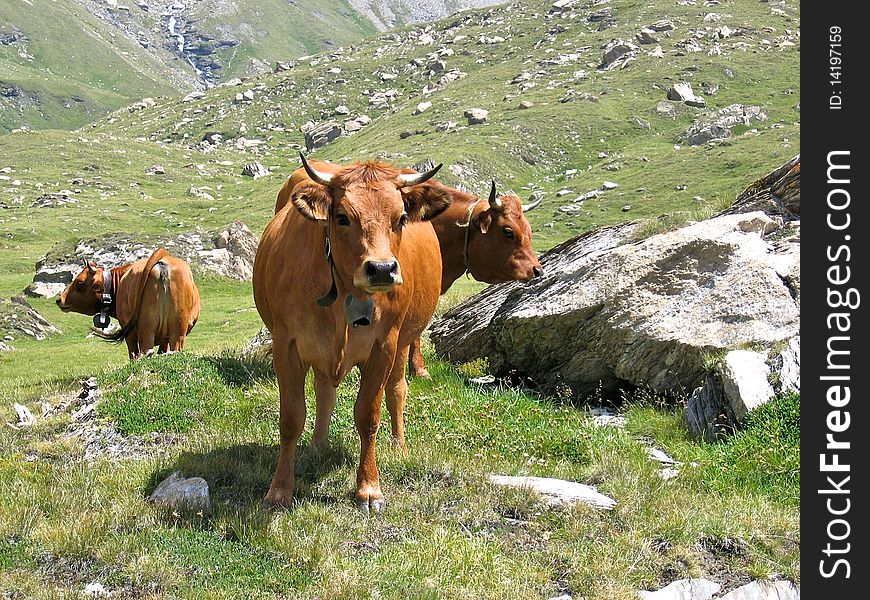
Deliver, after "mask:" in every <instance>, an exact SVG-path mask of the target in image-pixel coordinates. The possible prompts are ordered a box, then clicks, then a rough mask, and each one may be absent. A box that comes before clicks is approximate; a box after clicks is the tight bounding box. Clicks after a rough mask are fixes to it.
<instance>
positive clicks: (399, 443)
mask: <svg viewBox="0 0 870 600" xmlns="http://www.w3.org/2000/svg"><path fill="white" fill-rule="evenodd" d="M393 449H394V450H397V451H399V452H401V453H402V454H408V446H406V445H405V440H400V439H398V438H393Z"/></svg>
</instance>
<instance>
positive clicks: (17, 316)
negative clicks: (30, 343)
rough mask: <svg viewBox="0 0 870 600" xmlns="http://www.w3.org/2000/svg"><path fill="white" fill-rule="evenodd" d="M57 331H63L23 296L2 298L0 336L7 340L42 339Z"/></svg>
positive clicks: (0, 304)
mask: <svg viewBox="0 0 870 600" xmlns="http://www.w3.org/2000/svg"><path fill="white" fill-rule="evenodd" d="M57 333H62V332H61V330H60V329H58V328H57V327H55V326H54V325H52V324H51V323H50V322H49V321H48V320H47V319H46V318H45V317H43V316H42V315H41V314H39V313H38V312H37V311H36V309H34V308H33V307H32V306H30V303H29V302H27V300H25V299H24V298H23V297H22V296H16V297H14V298H0V337H2V338H3V339H4V340H6V341H7V342H11V341H14V340H16V339H19V338H24V337H29V338H33V339H35V340H39V341H42V340H44V339H46V338H47V337H48V336H50V335H54V334H57ZM6 349H11V348H10V347H8V346H7V348H6Z"/></svg>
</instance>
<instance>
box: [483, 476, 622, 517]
mask: <svg viewBox="0 0 870 600" xmlns="http://www.w3.org/2000/svg"><path fill="white" fill-rule="evenodd" d="M489 480H490V481H491V482H492V483H494V484H495V485H501V486H508V487H518V488H528V489H531V490H534V491H535V492H537V493H538V494H540V496H541V499H542V500H543V501H544V502H546V503H547V504H550V505H552V506H561V505H569V504H574V503H576V502H582V503H584V504H588V505H590V506H592V507H594V508H598V509H602V510H611V509H613V508H614V507H616V500H614V499H613V498H610V497H608V496H605V495H604V494H601V493H600V492H598V490H596V489H595V488H594V487H593V486H591V485H585V484H582V483H577V482H575V481H565V480H564V479H554V478H551V477H511V476H505V475H490V476H489Z"/></svg>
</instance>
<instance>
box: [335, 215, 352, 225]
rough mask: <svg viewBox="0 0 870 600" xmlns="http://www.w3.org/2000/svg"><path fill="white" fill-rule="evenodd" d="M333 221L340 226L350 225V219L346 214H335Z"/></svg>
mask: <svg viewBox="0 0 870 600" xmlns="http://www.w3.org/2000/svg"><path fill="white" fill-rule="evenodd" d="M335 222H336V223H338V224H339V225H341V226H342V227H347V226H348V225H350V219H348V218H347V215H341V214H339V215H335Z"/></svg>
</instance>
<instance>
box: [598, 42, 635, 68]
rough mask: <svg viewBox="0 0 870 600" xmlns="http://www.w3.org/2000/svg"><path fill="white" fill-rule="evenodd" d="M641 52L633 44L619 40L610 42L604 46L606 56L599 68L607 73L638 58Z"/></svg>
mask: <svg viewBox="0 0 870 600" xmlns="http://www.w3.org/2000/svg"><path fill="white" fill-rule="evenodd" d="M639 50H640V47H639V46H637V45H636V44H634V43H632V42H629V41H626V40H619V39H614V40H610V41H609V42H608V43H607V44H605V46H604V56H603V57H602V59H601V64H600V65H599V66H598V68H599V69H601V70H605V71H607V70H610V69H614V68H616V67H619V66H622V65H624V64H625V63H626V62H628V61H629V60H630V59H632V58H634V57H635V56H637V53H638V51H639Z"/></svg>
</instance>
